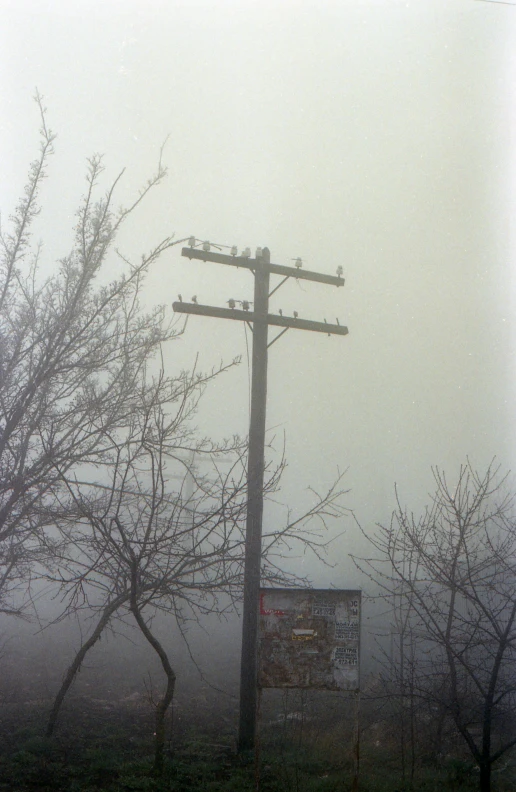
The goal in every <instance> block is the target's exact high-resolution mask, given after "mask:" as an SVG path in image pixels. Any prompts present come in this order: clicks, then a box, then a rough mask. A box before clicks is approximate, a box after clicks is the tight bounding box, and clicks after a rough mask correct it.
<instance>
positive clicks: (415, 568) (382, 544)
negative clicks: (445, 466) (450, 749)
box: [355, 463, 516, 792]
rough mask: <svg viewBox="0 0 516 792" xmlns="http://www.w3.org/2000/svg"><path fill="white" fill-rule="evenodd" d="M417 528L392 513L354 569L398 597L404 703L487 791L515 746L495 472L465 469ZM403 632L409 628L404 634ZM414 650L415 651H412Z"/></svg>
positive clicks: (509, 614)
mask: <svg viewBox="0 0 516 792" xmlns="http://www.w3.org/2000/svg"><path fill="white" fill-rule="evenodd" d="M433 473H434V479H435V483H436V491H435V494H434V496H433V498H432V502H431V505H430V506H429V507H428V508H427V509H426V511H425V512H424V514H423V515H422V516H421V517H420V518H419V519H416V518H415V517H414V515H413V514H411V513H409V512H408V511H407V510H406V509H405V508H403V507H402V506H401V504H400V501H399V498H398V508H397V510H396V511H395V512H394V514H393V517H392V520H391V523H390V525H389V526H388V527H380V530H379V533H378V534H377V535H376V536H368V537H367V538H368V539H369V542H370V543H371V545H372V546H373V548H374V550H375V553H374V554H373V557H372V558H369V559H367V560H364V559H362V560H358V559H355V560H356V563H357V564H358V566H359V567H360V568H361V569H362V570H364V571H366V572H367V574H368V575H369V576H370V577H371V578H372V579H373V580H374V581H375V582H376V583H377V584H378V585H379V586H380V587H381V590H382V592H383V596H384V597H385V598H386V599H387V600H388V601H390V602H393V601H394V599H395V598H398V611H400V609H401V611H402V612H403V619H404V635H403V638H404V641H405V646H406V640H407V638H409V637H411V638H412V640H413V641H414V646H415V652H414V653H413V654H412V662H413V663H414V664H415V667H414V673H413V677H412V678H411V686H410V690H407V689H404V690H403V691H401V692H400V691H399V690H398V691H397V692H396V695H398V696H399V695H403V696H407V695H409V694H410V696H411V697H412V698H413V699H415V700H419V701H423V702H426V703H427V704H429V705H430V706H431V708H432V709H433V711H434V714H435V715H436V717H437V719H438V721H439V723H438V724H437V726H438V728H439V729H441V730H442V728H443V720H444V719H448V720H449V721H451V722H452V723H453V725H454V727H455V729H456V730H457V732H458V734H459V735H460V736H461V738H462V740H463V741H464V743H465V744H466V746H467V748H468V749H469V751H470V752H471V755H472V757H473V759H474V761H475V762H476V763H477V765H478V768H479V788H480V790H481V792H489V790H490V788H491V772H492V768H493V765H494V763H495V762H496V761H497V760H498V759H500V757H502V756H503V755H504V754H505V753H506V752H507V751H508V750H509V749H510V748H512V746H514V745H515V744H516V724H515V723H514V719H513V717H512V713H513V711H514V705H515V703H516V700H515V694H516V676H515V674H514V661H515V659H516V657H515V651H516V623H515V618H516V594H515V587H514V580H515V572H516V524H515V521H514V516H513V511H512V506H513V503H512V498H511V497H510V496H509V495H508V494H507V492H506V480H505V479H504V478H503V477H501V476H500V473H499V468H497V467H495V466H494V465H491V466H490V467H489V468H488V469H487V471H486V472H485V473H484V474H483V475H480V474H478V473H477V472H475V471H474V470H473V469H472V467H471V465H470V464H469V463H468V464H467V465H464V466H462V467H461V469H460V471H459V475H458V478H457V481H456V482H455V483H454V484H453V485H452V484H450V483H449V481H448V479H447V478H446V476H445V474H444V473H443V472H441V471H439V470H437V469H435V470H434V471H433ZM409 627H410V629H409ZM416 642H417V645H416Z"/></svg>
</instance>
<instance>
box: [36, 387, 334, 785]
mask: <svg viewBox="0 0 516 792" xmlns="http://www.w3.org/2000/svg"><path fill="white" fill-rule="evenodd" d="M183 386H184V389H185V390H184V392H182V391H181V390H179V391H178V394H177V400H178V402H179V404H180V409H179V410H178V411H177V412H176V413H174V415H173V417H172V418H171V419H170V418H167V414H166V413H165V411H164V410H163V409H162V408H161V407H160V406H158V407H156V405H154V404H153V403H152V402H150V403H149V404H148V405H147V408H146V410H145V411H142V413H141V414H140V416H139V418H138V420H137V421H136V422H135V425H134V427H133V430H132V431H131V433H130V434H129V435H128V437H127V438H126V442H125V443H123V444H121V445H120V447H119V448H118V449H117V451H116V458H114V459H113V464H112V466H111V469H110V476H111V481H110V485H109V486H106V485H102V486H101V487H99V486H94V485H91V486H90V488H89V490H87V489H86V488H85V486H84V483H83V482H77V483H75V484H73V483H71V482H68V490H69V496H70V497H71V498H72V499H73V501H74V504H75V511H74V513H73V514H72V513H69V514H67V515H66V516H65V517H64V518H61V520H60V522H59V527H60V529H61V532H62V535H63V537H64V539H65V541H64V542H63V544H62V551H61V554H60V556H59V576H58V577H54V578H53V581H54V582H55V583H59V585H60V589H61V592H62V594H63V597H64V598H65V602H66V607H65V613H70V612H77V610H78V609H88V611H89V612H90V613H95V614H96V623H95V627H94V629H93V631H92V633H91V635H90V636H89V638H88V639H87V640H86V641H85V642H84V643H83V645H82V646H81V647H80V648H79V650H78V652H77V654H76V656H75V658H74V660H73V662H72V664H71V665H70V667H69V669H68V671H67V673H66V675H65V677H64V679H63V682H62V685H61V688H60V690H59V691H58V694H57V696H56V699H55V701H54V706H53V708H52V711H51V713H50V717H49V721H48V727H47V735H48V736H50V735H51V734H52V733H53V731H54V729H55V726H56V722H57V717H58V713H59V710H60V708H61V705H62V703H63V700H64V697H65V695H66V693H67V691H68V690H69V688H70V686H71V684H72V682H73V680H74V678H75V676H76V674H77V672H78V670H79V669H80V666H81V663H82V662H83V661H84V658H85V656H86V654H87V652H88V651H89V650H90V649H91V648H92V647H93V646H94V644H95V643H96V641H97V640H98V639H99V638H100V636H101V634H102V632H103V630H105V629H106V627H107V626H108V625H109V624H110V623H111V622H112V621H113V619H115V618H117V619H126V618H127V617H128V616H129V615H130V616H132V617H133V618H134V620H135V621H136V623H137V625H138V627H139V629H140V630H141V632H142V633H143V635H144V637H145V639H146V640H147V641H148V642H149V644H150V645H151V646H152V648H153V649H154V651H155V652H156V653H157V654H158V657H159V659H160V662H161V665H162V668H163V671H164V673H165V675H166V679H167V684H166V688H165V692H164V694H163V697H162V698H161V699H160V700H159V701H158V703H157V705H156V741H155V769H156V771H157V772H158V773H159V772H161V770H162V767H163V751H164V745H165V715H166V712H167V709H168V707H169V705H170V703H171V701H172V697H173V693H174V686H175V673H174V671H173V668H172V664H171V662H170V660H169V658H168V655H167V651H166V649H165V648H164V646H163V645H162V644H161V643H160V641H159V640H158V638H157V637H156V634H155V632H154V631H153V629H152V619H153V617H154V615H155V613H156V612H157V611H161V612H162V613H164V614H165V615H168V616H172V617H173V618H174V620H175V621H176V623H177V624H178V625H179V626H180V628H181V629H184V627H185V625H186V624H187V622H188V621H189V620H191V619H195V620H197V619H198V618H199V617H200V616H202V615H205V614H208V613H210V614H217V615H221V614H223V613H225V612H227V611H229V610H231V609H234V608H235V606H236V604H237V603H238V601H239V600H240V598H241V593H242V589H243V579H242V576H243V563H244V555H245V532H244V529H245V516H246V499H247V492H246V486H247V476H246V464H245V460H246V454H245V452H246V448H243V449H242V448H240V447H236V448H235V447H233V448H231V449H229V450H230V451H231V452H232V454H233V463H232V465H231V468H230V470H229V471H228V472H226V473H224V474H223V473H222V472H221V470H220V469H219V466H217V462H216V459H217V456H218V455H219V454H220V452H221V450H224V452H225V453H226V455H227V452H228V446H227V445H223V446H222V448H221V447H220V446H218V447H215V446H212V445H210V444H209V443H208V442H207V441H200V442H199V444H198V446H197V448H198V451H200V452H205V453H207V454H209V455H210V456H211V458H212V459H213V460H214V467H213V470H212V475H211V476H210V477H206V476H204V477H197V478H196V479H195V481H194V487H192V491H191V492H188V491H187V488H186V487H184V486H183V487H180V488H179V491H177V490H176V488H175V487H174V485H173V483H172V471H173V469H174V463H176V465H177V445H178V443H177V440H178V437H179V436H180V433H181V431H182V421H183V411H184V410H185V405H187V404H188V402H187V401H186V400H185V398H184V396H185V394H188V393H189V392H190V391H191V388H192V387H193V385H192V383H190V382H189V381H183ZM167 409H168V411H169V412H170V406H168V408H167ZM186 414H188V409H186ZM283 467H284V462H283V461H282V462H280V464H279V465H277V466H276V467H272V468H271V469H270V470H269V475H268V481H267V484H266V494H267V493H269V494H270V493H274V492H276V491H277V489H278V485H279V479H280V476H281V472H282V470H283ZM188 476H189V477H190V478H191V477H192V471H191V470H189V471H188ZM343 494H344V492H343V490H342V489H340V478H339V480H338V481H337V482H335V484H334V486H333V487H331V488H330V490H329V491H328V492H326V493H324V494H323V495H322V496H318V495H316V494H315V493H314V502H313V505H312V507H311V508H310V509H309V510H308V511H307V512H305V513H303V514H302V515H298V516H297V517H295V518H293V517H292V515H290V514H289V516H288V519H287V521H286V523H285V524H284V525H283V526H279V527H277V528H274V529H273V530H270V531H268V532H265V534H264V552H263V561H262V575H263V579H264V581H270V582H273V583H275V584H281V583H284V584H285V583H290V584H298V585H299V584H300V583H301V577H300V576H299V575H295V574H288V573H285V572H284V571H282V569H281V564H280V563H279V559H280V558H283V557H284V556H285V554H286V553H287V550H289V551H292V549H293V547H294V546H295V545H297V546H298V547H299V548H300V550H301V551H302V552H306V551H308V550H311V551H312V552H315V553H316V554H318V555H319V556H321V555H322V553H323V552H324V549H325V547H326V545H327V543H328V536H327V535H326V533H325V531H326V523H327V520H328V519H330V518H336V517H338V516H340V515H341V514H342V512H343V507H342V505H341V500H342V496H343ZM49 577H50V576H49Z"/></svg>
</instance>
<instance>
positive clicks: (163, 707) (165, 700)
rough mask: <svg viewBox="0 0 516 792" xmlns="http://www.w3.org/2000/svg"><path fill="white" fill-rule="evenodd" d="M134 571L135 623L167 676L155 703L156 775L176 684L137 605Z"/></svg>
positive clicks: (163, 654) (161, 766)
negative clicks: (168, 712) (167, 715)
mask: <svg viewBox="0 0 516 792" xmlns="http://www.w3.org/2000/svg"><path fill="white" fill-rule="evenodd" d="M135 577H136V575H135V572H133V585H132V586H131V611H132V613H133V615H134V618H135V619H136V623H137V624H138V627H139V628H140V630H141V631H142V633H143V635H144V636H145V638H146V639H147V641H148V642H149V643H150V645H151V646H152V648H153V649H154V651H155V652H156V654H157V655H158V657H159V659H160V660H161V665H162V666H163V671H164V672H165V674H166V677H167V687H166V689H165V693H164V694H163V697H162V699H161V700H160V701H159V702H158V704H157V705H156V739H155V742H154V771H155V773H156V775H161V774H162V773H163V762H164V753H165V716H166V714H167V710H168V708H169V706H170V703H171V701H172V699H173V698H174V688H175V684H176V675H175V673H174V671H173V669H172V666H171V665H170V661H169V659H168V656H167V653H166V652H165V650H164V649H163V647H162V645H161V644H160V642H159V641H158V639H157V638H156V637H155V636H154V635H153V634H152V632H151V631H150V629H149V628H148V627H147V625H146V624H145V621H144V619H143V616H142V614H141V612H140V609H139V607H138V602H137V598H136V585H135Z"/></svg>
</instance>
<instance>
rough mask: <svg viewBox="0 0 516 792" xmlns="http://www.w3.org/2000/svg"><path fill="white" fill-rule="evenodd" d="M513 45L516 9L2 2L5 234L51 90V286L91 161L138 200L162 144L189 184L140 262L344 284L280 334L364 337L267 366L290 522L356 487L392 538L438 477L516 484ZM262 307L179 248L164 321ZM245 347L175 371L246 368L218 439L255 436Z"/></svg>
mask: <svg viewBox="0 0 516 792" xmlns="http://www.w3.org/2000/svg"><path fill="white" fill-rule="evenodd" d="M515 38H516V9H515V8H511V7H510V4H507V5H505V4H501V3H495V2H493V1H492V0H491V1H489V0H487V1H482V0H417V2H406V1H404V2H398V0H391V2H384V1H383V0H342V1H341V2H337V0H332V1H329V0H324V1H323V2H321V1H320V0H318V1H317V2H315V0H314V1H313V2H312V1H309V0H283V2H279V3H278V2H274V3H273V2H263V1H262V2H253V1H252V0H195V1H193V2H192V0H170V1H169V2H160V1H159V0H152V2H149V3H143V2H141V0H123V2H122V0H120V2H118V0H109V1H108V2H106V0H104V2H96V0H89V1H88V2H86V0H85V1H84V2H83V1H82V0H74V1H73V2H72V3H70V2H64V0H49V2H46V3H45V4H41V3H39V2H36V0H32V2H28V1H27V0H17V2H11V0H7V2H4V4H3V8H2V25H1V29H0V53H1V54H0V68H1V71H2V75H3V79H2V80H1V81H0V102H1V106H2V120H1V124H0V152H1V161H2V174H3V178H2V181H1V184H0V206H1V207H2V212H3V217H4V218H6V217H7V216H8V214H9V212H11V211H12V210H13V209H14V207H15V205H16V201H17V198H18V196H19V194H20V193H21V191H22V189H23V185H24V180H25V176H26V172H27V168H28V164H29V162H30V161H31V160H32V159H33V158H34V156H35V155H36V151H37V146H38V126H39V118H38V115H37V109H36V107H35V105H34V103H33V102H32V95H33V93H34V90H35V87H36V86H37V88H38V89H39V91H40V92H41V93H42V94H43V96H44V97H45V105H46V107H47V108H48V119H49V123H50V126H51V127H52V129H53V130H54V131H56V132H57V133H58V138H57V141H56V146H55V148H56V153H55V156H54V157H53V159H52V162H51V166H50V169H49V175H48V179H47V181H46V183H45V187H44V191H43V193H42V197H41V203H42V206H43V211H42V213H41V216H40V217H39V219H38V228H37V234H38V235H39V236H40V237H41V238H42V240H43V242H44V247H43V252H42V264H43V267H48V268H49V270H50V268H51V267H52V266H53V263H54V262H55V261H56V260H57V259H59V257H61V256H63V255H65V254H66V252H67V249H68V247H69V245H70V243H71V239H72V229H73V224H74V213H75V211H76V208H77V205H78V202H79V199H80V196H81V194H82V192H83V189H84V185H85V182H84V174H85V167H86V159H87V157H89V156H91V155H92V154H93V153H94V152H102V153H103V154H104V157H105V159H104V163H105V166H106V171H105V174H104V175H105V184H106V186H107V185H108V184H109V183H110V182H111V181H112V180H113V179H114V178H115V177H116V175H117V174H118V173H119V172H120V171H121V170H122V169H123V168H125V169H126V170H125V173H124V176H123V178H122V181H121V184H120V189H119V193H118V199H117V202H119V203H124V204H127V203H129V202H130V201H131V200H132V199H133V198H134V196H135V195H136V194H137V191H138V189H139V188H140V186H141V185H142V184H144V183H145V181H146V180H147V179H148V178H149V177H150V176H151V175H152V174H153V173H154V171H155V169H156V165H157V162H158V158H159V153H160V147H161V146H162V144H163V143H164V141H165V140H166V145H165V149H164V154H163V158H164V162H165V163H166V165H167V166H168V176H167V178H166V180H165V181H164V182H163V183H162V184H161V185H160V186H159V187H158V188H157V189H156V190H154V191H153V192H152V193H151V195H150V196H149V197H148V199H147V200H146V201H145V203H144V204H143V205H142V206H141V207H140V208H139V209H138V211H137V213H136V214H135V215H134V217H133V220H132V221H131V223H130V225H129V226H128V227H126V228H125V229H124V231H123V233H122V235H121V237H120V240H119V242H118V245H119V247H120V249H121V250H122V251H123V252H124V253H126V254H127V255H131V256H134V257H135V258H136V259H137V258H138V257H139V255H140V254H141V253H142V252H144V251H147V250H148V249H150V248H151V247H152V246H153V245H154V244H156V243H157V242H158V241H159V240H160V239H161V238H163V237H165V236H167V235H168V234H170V233H175V234H176V236H177V238H178V239H181V238H183V237H186V236H188V235H190V234H194V235H195V236H196V237H197V238H199V239H206V240H210V241H211V242H212V243H219V244H224V245H233V244H236V245H238V247H239V249H241V248H245V247H246V246H250V247H251V249H252V250H253V251H254V249H255V248H256V247H257V246H265V245H267V246H268V247H269V248H270V251H271V260H272V261H273V262H275V263H278V264H288V265H291V264H292V262H291V259H293V258H296V257H298V256H300V257H302V259H303V265H304V266H305V267H306V268H307V269H311V270H316V271H320V272H323V273H327V274H331V275H334V274H335V272H336V268H337V266H339V265H341V266H342V267H343V270H344V278H345V281H346V283H345V287H344V288H343V289H333V288H331V287H328V286H322V285H320V284H316V283H314V284H312V283H308V282H303V281H292V282H290V281H289V282H288V283H286V284H285V285H284V286H282V287H281V289H280V290H279V291H278V292H277V293H276V294H275V295H274V296H273V298H272V300H271V310H272V311H273V312H277V310H278V309H279V308H281V309H282V310H283V312H284V314H285V315H292V314H293V311H297V312H299V315H300V316H301V317H303V318H307V319H313V320H317V321H322V320H323V319H324V318H326V319H327V320H328V321H329V322H334V321H335V319H336V318H337V317H338V319H339V321H340V323H341V324H345V325H347V326H348V328H349V335H348V336H346V337H332V338H327V337H326V336H324V335H319V334H312V333H303V332H295V331H290V332H288V333H287V334H286V335H285V336H284V337H283V338H282V339H281V340H280V341H279V342H278V343H277V344H275V345H274V346H273V347H272V348H271V349H270V354H269V379H268V403H267V426H268V437H269V440H270V442H272V444H273V445H274V447H275V449H276V454H277V455H279V454H280V453H281V449H282V445H283V439H284V437H285V442H286V456H287V459H288V468H287V471H286V473H285V477H284V482H283V490H282V493H281V498H280V500H281V501H282V503H284V504H288V505H290V506H293V507H294V508H298V507H299V508H301V507H302V506H303V504H304V503H306V502H307V499H308V498H309V495H308V494H307V492H306V490H307V487H309V486H312V487H314V488H316V489H318V490H322V489H324V488H325V487H327V486H329V484H330V483H331V481H332V480H333V478H334V477H335V475H336V473H337V470H341V471H343V470H347V473H346V477H345V481H344V484H345V486H346V488H349V490H350V492H349V495H348V496H347V500H346V505H347V506H348V507H349V508H350V509H352V510H353V511H354V512H355V514H356V517H357V519H358V520H359V522H360V523H361V525H362V526H363V527H364V528H365V529H366V530H368V531H371V530H374V525H375V523H377V522H378V521H380V522H381V521H383V522H386V521H388V520H389V517H390V513H391V510H392V508H393V505H394V483H395V482H396V483H397V485H398V487H399V491H400V493H401V497H402V500H403V501H404V502H407V503H408V504H409V505H410V507H411V508H413V509H415V510H416V511H417V510H418V509H421V508H422V507H423V505H424V504H425V502H426V499H427V493H428V492H429V490H431V489H432V478H431V466H433V465H436V466H439V467H440V468H442V469H445V470H446V471H447V472H448V473H449V475H450V477H451V478H452V479H453V476H454V475H456V473H457V471H458V468H459V466H460V464H461V463H463V462H464V461H465V460H466V458H469V460H470V461H471V463H472V465H473V466H474V467H477V468H479V469H484V468H485V466H486V465H487V464H488V463H489V461H490V460H491V459H492V458H493V457H495V456H496V458H497V460H498V461H499V463H500V464H501V465H502V466H503V467H504V468H505V469H509V468H511V466H512V465H513V463H514V448H515V440H516V436H515V435H516V433H515V420H514V414H513V405H514V403H515V396H516V388H515V385H516V380H515V364H514V351H513V350H514V341H515V319H514V315H515V312H514V308H515V299H516V283H515V277H514V272H515V270H514V261H513V257H514V252H515V245H516V238H515V233H514V227H513V226H514V223H513V218H514V212H515V209H516V153H515V151H516V150H515V146H514V139H515V132H516V110H515V106H514V84H515V80H516V48H515V47H514V42H515ZM117 266H118V264H117V262H116V259H113V267H114V268H116V267H117ZM113 271H115V269H114V270H113ZM252 285H253V284H252V278H251V277H250V275H249V273H248V272H240V271H236V270H234V269H233V268H231V267H223V266H221V265H217V264H212V263H202V262H196V261H191V262H190V261H188V260H186V259H184V258H182V257H181V255H180V246H178V247H176V248H173V249H172V250H170V251H168V252H167V253H166V254H165V255H164V256H163V257H162V258H161V259H160V261H159V262H158V263H157V264H156V265H155V267H154V269H153V271H152V273H151V275H150V277H149V279H148V282H147V287H146V300H147V301H148V304H149V305H151V304H154V303H156V302H159V303H165V304H166V305H167V308H168V310H169V312H171V311H172V308H171V305H172V302H173V301H174V300H176V299H177V295H178V293H182V294H183V296H184V298H185V299H186V300H189V299H190V295H197V298H198V301H199V302H200V303H205V304H209V305H214V306H225V305H226V303H227V300H228V299H229V298H231V297H232V298H234V299H240V300H242V299H251V300H252ZM273 285H275V284H273ZM250 345H251V336H250V333H249V331H248V330H247V329H246V327H245V325H242V326H240V324H239V323H236V322H223V321H220V320H215V319H211V318H201V317H191V318H190V319H189V321H188V324H187V328H186V331H185V333H184V334H183V336H182V337H181V339H180V340H178V341H176V342H174V343H172V344H170V345H169V347H167V348H166V349H165V353H164V354H165V366H166V368H167V370H169V371H171V372H173V371H178V370H179V369H181V368H183V367H190V366H192V365H193V364H194V362H195V360H196V358H197V356H198V363H197V365H198V367H199V369H209V368H211V367H212V366H216V365H218V363H219V362H220V361H221V360H223V361H225V362H228V361H230V360H231V359H233V358H234V357H237V356H241V364H240V365H239V366H238V367H236V368H234V369H232V370H230V371H229V372H228V373H227V374H225V375H224V376H222V377H221V378H220V379H218V380H217V381H215V382H214V383H213V384H211V385H210V387H209V388H208V389H207V392H206V394H205V396H204V398H203V400H202V403H201V406H200V409H199V412H198V415H197V418H196V420H197V424H198V426H199V431H200V433H203V434H209V435H212V436H214V437H216V438H222V437H224V436H231V435H233V434H242V435H245V434H246V433H247V431H248V421H249V389H250V385H249V383H250V371H249V365H250V363H249V354H250ZM280 511H281V510H280ZM278 513H280V512H278V511H277V508H276V509H273V508H271V510H270V511H268V512H267V513H266V519H267V520H269V521H274V520H275V519H277V515H278ZM281 513H283V512H281ZM337 530H343V531H344V534H343V536H342V538H340V539H339V540H338V541H337V542H336V543H335V544H334V546H333V547H332V551H331V560H332V562H333V563H334V566H332V567H325V566H324V565H321V564H318V563H315V562H314V561H309V560H307V561H306V562H305V565H306V566H307V571H308V572H309V573H310V574H311V575H312V579H313V581H314V584H315V585H317V586H328V585H333V586H337V587H341V588H355V587H360V586H363V585H365V582H364V581H363V579H361V577H360V575H359V574H358V572H357V571H356V570H355V569H354V567H353V565H352V564H351V563H350V561H349V559H348V553H349V552H350V551H353V552H357V551H360V548H361V547H362V541H361V539H360V536H359V533H358V531H357V529H356V526H355V524H354V522H353V521H352V520H351V519H349V520H347V521H345V522H343V523H342V524H341V525H339V526H337ZM17 629H18V628H17ZM210 629H211V628H210ZM211 634H213V630H211ZM235 640H237V639H235ZM202 653H203V650H200V654H202Z"/></svg>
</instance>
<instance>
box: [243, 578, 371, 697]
mask: <svg viewBox="0 0 516 792" xmlns="http://www.w3.org/2000/svg"><path fill="white" fill-rule="evenodd" d="M360 594H361V592H360V591H343V590H337V589H261V590H260V615H259V624H260V633H259V666H258V685H259V686H260V687H277V688H322V689H326V690H358V689H359V658H360Z"/></svg>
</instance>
